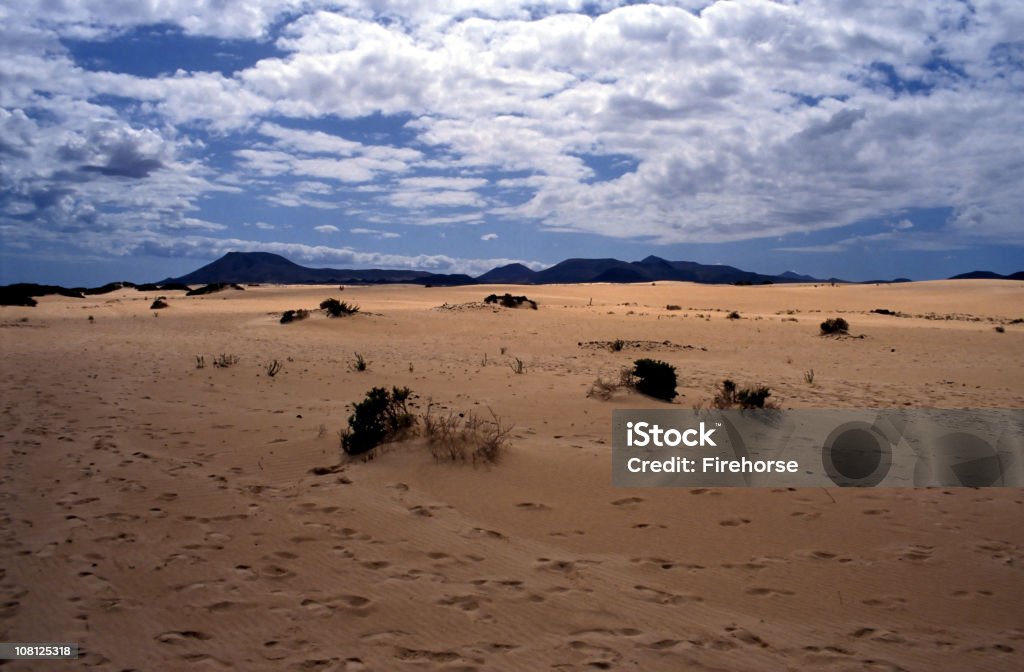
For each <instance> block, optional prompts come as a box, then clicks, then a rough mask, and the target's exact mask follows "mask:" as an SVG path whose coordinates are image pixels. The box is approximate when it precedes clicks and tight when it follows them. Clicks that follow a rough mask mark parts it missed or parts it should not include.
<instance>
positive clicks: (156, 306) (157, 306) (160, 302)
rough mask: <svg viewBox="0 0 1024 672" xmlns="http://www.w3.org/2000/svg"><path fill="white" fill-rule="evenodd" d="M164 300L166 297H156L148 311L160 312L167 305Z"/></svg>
mask: <svg viewBox="0 0 1024 672" xmlns="http://www.w3.org/2000/svg"><path fill="white" fill-rule="evenodd" d="M166 298H167V297H166V296H159V297H157V298H156V300H155V301H153V305H151V306H150V307H149V309H150V310H161V309H163V308H167V306H168V304H167V301H166V300H165V299H166Z"/></svg>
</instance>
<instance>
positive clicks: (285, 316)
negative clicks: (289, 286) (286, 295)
mask: <svg viewBox="0 0 1024 672" xmlns="http://www.w3.org/2000/svg"><path fill="white" fill-rule="evenodd" d="M307 317H309V311H308V310H304V309H302V308H299V309H298V310H286V311H284V312H283V313H281V324H288V323H289V322H298V321H299V320H304V319H306V318H307Z"/></svg>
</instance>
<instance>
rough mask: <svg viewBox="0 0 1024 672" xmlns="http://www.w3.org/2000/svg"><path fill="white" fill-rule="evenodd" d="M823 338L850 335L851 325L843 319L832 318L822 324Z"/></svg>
mask: <svg viewBox="0 0 1024 672" xmlns="http://www.w3.org/2000/svg"><path fill="white" fill-rule="evenodd" d="M821 333H822V335H823V336H830V335H840V334H848V333H850V325H849V323H847V321H846V320H844V319H843V318H841V317H830V318H828V319H827V320H825V321H824V322H822V323H821Z"/></svg>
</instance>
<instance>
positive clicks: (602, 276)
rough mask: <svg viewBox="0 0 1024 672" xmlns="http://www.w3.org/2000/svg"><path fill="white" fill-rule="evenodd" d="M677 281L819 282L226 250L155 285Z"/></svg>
mask: <svg viewBox="0 0 1024 672" xmlns="http://www.w3.org/2000/svg"><path fill="white" fill-rule="evenodd" d="M659 280H678V281H687V282H699V283H707V284H751V285H763V284H769V283H784V282H821V281H820V280H815V279H814V278H812V277H811V276H807V275H798V274H796V273H792V272H787V273H784V274H782V275H763V274H761V273H752V272H750V271H744V270H742V269H739V268H736V267H734V266H726V265H724V264H699V263H697V262H694V261H668V260H666V259H662V258H661V257H656V256H653V255H652V256H649V257H646V258H645V259H642V260H640V261H631V262H630V261H621V260H619V259H566V260H565V261H562V262H560V263H558V264H555V265H554V266H552V267H550V268H547V269H545V270H543V271H537V272H535V271H532V270H530V269H529V268H527V267H526V266H524V265H522V264H508V265H506V266H500V267H498V268H495V269H493V270H490V271H488V272H487V273H484V274H483V275H481V276H479V277H477V278H472V277H470V276H468V275H462V274H439V273H428V272H426V271H408V270H385V269H376V268H371V269H360V270H353V269H336V268H307V267H305V266H300V265H299V264H296V263H293V262H291V261H289V260H287V259H285V258H284V257H281V256H279V255H276V254H271V253H268V252H229V253H227V254H225V255H224V256H223V257H221V258H220V259H218V260H217V261H214V262H212V263H210V264H207V265H206V266H203V267H202V268H200V269H198V270H195V271H193V272H191V273H189V274H187V275H183V276H181V277H180V278H168V279H166V280H164V281H163V282H162V283H160V284H161V285H166V284H168V283H178V284H185V285H211V284H218V283H272V284H376V283H411V284H420V285H430V286H452V285H471V284H484V283H487V284H537V285H539V284H555V283H564V284H574V283H582V282H613V283H635V282H655V281H659Z"/></svg>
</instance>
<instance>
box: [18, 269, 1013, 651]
mask: <svg viewBox="0 0 1024 672" xmlns="http://www.w3.org/2000/svg"><path fill="white" fill-rule="evenodd" d="M510 290H511V291H513V293H516V294H521V293H526V294H527V295H529V296H530V298H531V299H536V300H537V301H538V302H539V304H540V308H539V310H537V311H532V310H528V309H518V310H510V309H503V308H495V307H492V306H485V305H482V304H480V303H479V302H480V301H481V300H482V298H483V297H484V296H486V295H487V294H490V293H492V292H497V293H503V292H505V291H510ZM160 294H165V295H167V297H168V303H169V304H170V307H169V308H167V309H164V310H162V311H160V312H159V315H158V316H155V315H154V312H153V311H152V310H150V309H149V306H150V304H151V303H152V301H153V299H154V298H155V297H156V296H157V295H160ZM179 294H180V293H166V292H164V293H140V292H135V291H134V290H124V291H118V292H115V293H113V294H107V295H102V296H97V297H89V298H87V299H85V300H81V299H71V298H65V297H45V298H43V299H41V300H40V302H39V306H38V307H36V308H16V307H6V308H2V309H0V344H2V348H3V353H4V357H3V363H2V367H3V371H2V373H3V380H4V388H3V390H4V392H3V395H2V399H0V405H2V413H0V439H2V460H3V471H2V476H0V479H2V487H0V516H2V518H0V520H2V521H3V535H4V543H3V546H2V550H0V554H2V555H0V557H2V560H0V640H3V641H71V642H77V643H79V644H80V646H81V647H82V657H81V659H80V660H79V661H78V663H76V664H75V667H86V668H95V669H103V670H129V669H138V670H156V669H160V670H177V669H186V668H187V669H241V670H406V669H408V670H432V669H437V670H473V669H478V670H492V669H494V670H534V669H537V670H542V669H555V670H592V669H610V670H618V669H626V670H630V669H635V670H681V669H693V670H776V669H778V670H783V669H815V670H835V671H840V670H922V669H928V670H965V669H985V670H1017V669H1021V667H1022V666H1024V606H1022V605H1024V574H1022V571H1024V569H1022V568H1024V525H1022V524H1021V523H1022V522H1024V494H1022V493H1021V491H1020V490H1019V489H984V490H968V489H959V490H943V489H927V490H909V489H908V490H858V491H847V490H837V489H832V490H825V489H808V490H786V489H779V490H770V489H759V490H743V489H685V490H684V489H660V490H653V489H645V490H629V489H616V488H613V487H612V486H611V485H610V481H611V477H610V445H609V444H610V424H611V423H610V418H611V411H612V409H614V408H649V407H656V406H660V405H661V404H660V402H655V401H652V400H650V399H647V398H645V397H642V396H640V395H636V394H625V393H620V394H619V395H617V396H616V397H615V398H614V399H613V400H611V401H599V400H596V399H592V398H588V397H587V396H586V393H587V390H588V388H589V387H590V384H591V383H592V381H593V380H594V378H595V377H597V376H598V375H603V376H613V375H614V374H615V373H616V372H617V371H618V369H619V368H620V367H621V366H623V365H625V364H627V363H629V362H631V361H632V360H633V359H635V358H636V357H638V356H645V355H650V356H656V357H658V358H660V359H664V360H666V361H669V362H670V363H672V364H674V365H675V366H676V367H677V369H678V370H679V373H680V377H681V381H680V382H681V385H680V392H681V395H682V396H681V397H680V398H679V400H678V401H677V403H678V404H680V405H682V406H683V407H689V406H691V405H693V404H695V403H698V402H700V401H702V400H706V399H708V398H709V397H710V396H711V394H712V391H713V389H714V387H715V385H717V383H718V382H719V381H721V380H722V379H723V378H733V379H735V380H737V381H739V382H742V383H751V384H752V383H764V384H767V385H770V386H771V388H772V390H773V392H774V394H775V398H777V399H779V400H780V401H781V402H782V405H783V406H784V407H787V408H790V407H792V408H809V407H833V408H834V407H839V408H843V407H850V408H859V407H867V406H871V407H908V406H909V407H947V408H981V407H985V408H989V407H1009V408H1021V407H1022V404H1024V378H1022V376H1021V373H1022V370H1021V354H1022V352H1024V324H1019V323H1018V324H1014V323H1012V321H1013V320H1015V319H1018V318H1021V317H1024V286H1022V284H1021V283H1013V282H1002V281H958V282H929V283H914V284H904V285H885V286H840V287H828V286H819V287H815V286H781V285H777V286H766V287H716V286H701V285H690V284H685V283H657V285H655V286H651V285H633V286H630V285H582V286H543V287H526V288H523V287H512V288H510V287H504V286H489V287H463V288H422V287H408V286H380V287H348V288H346V289H345V290H344V291H343V292H340V291H339V290H338V288H337V287H258V288H249V289H247V290H246V291H245V292H228V293H221V294H212V295H208V296H202V297H188V298H186V297H184V296H180V295H179ZM328 296H334V297H336V298H341V299H345V300H346V301H350V302H354V303H356V304H358V305H359V306H360V307H361V308H362V312H361V313H360V314H358V315H356V316H354V317H349V318H342V319H334V320H331V319H327V318H326V317H324V316H323V315H322V313H316V314H314V315H313V316H312V317H310V318H309V319H307V320H304V321H301V322H296V323H292V324H288V325H281V324H279V323H278V318H279V316H280V313H281V312H282V311H284V310H287V309H297V308H308V309H314V308H316V306H317V305H318V304H319V302H320V301H321V300H322V299H324V298H327V297H328ZM669 304H675V305H679V306H680V308H681V309H680V310H667V309H666V306H667V305H669ZM876 308H885V309H889V310H892V311H896V312H899V313H902V314H903V315H904V316H900V317H894V316H887V315H879V314H875V313H871V312H869V311H871V310H873V309H876ZM734 310H735V311H738V312H739V313H740V315H741V319H739V320H729V319H727V317H726V316H727V314H728V312H729V311H734ZM88 316H92V317H93V318H94V319H93V320H92V321H89V320H88ZM828 316H843V317H845V318H846V319H847V320H848V321H849V322H850V324H851V333H852V334H853V337H851V338H843V339H833V338H822V337H820V336H819V335H818V326H817V325H818V323H819V322H821V320H822V319H824V318H825V317H828ZM25 318H27V320H26V321H23V320H25ZM997 325H1002V326H1004V328H1005V333H997V332H996V331H995V329H994V327H995V326H997ZM859 336H863V338H859ZM615 339H623V340H624V341H627V345H626V347H624V349H623V350H622V351H620V352H612V351H610V350H609V349H607V348H603V347H600V345H599V344H597V345H595V343H594V342H600V341H610V340H615ZM356 352H359V353H361V354H363V355H364V356H365V358H366V359H367V360H368V361H369V370H367V371H365V372H357V371H353V370H351V367H350V364H351V362H352V360H353V358H354V353H356ZM221 353H225V354H232V355H237V356H238V359H239V361H238V363H237V364H235V365H234V366H231V367H230V368H215V367H214V366H212V361H213V359H214V358H215V356H217V355H219V354H221ZM197 355H202V356H204V357H205V361H206V366H205V368H196V356H197ZM513 358H520V359H521V360H522V361H523V362H524V364H525V367H526V370H525V373H523V374H522V375H517V374H516V373H514V372H513V370H512V369H511V368H510V366H509V365H508V364H509V361H510V360H511V359H513ZM272 359H277V360H279V361H280V362H281V363H282V364H283V369H282V371H281V372H280V373H279V374H278V375H276V376H274V377H273V378H271V377H268V376H267V375H266V372H265V369H264V364H265V363H266V362H268V361H270V360H272ZM811 369H813V370H814V372H815V375H814V382H813V384H809V383H808V382H807V380H806V379H805V373H806V372H807V371H809V370H811ZM375 385H388V386H390V385H408V386H409V387H411V388H412V389H413V390H414V391H415V392H416V393H417V394H418V395H419V397H418V399H417V403H418V404H419V407H420V408H423V407H424V406H425V405H426V404H427V402H428V400H429V401H431V402H432V403H434V404H435V405H436V406H437V407H439V408H442V409H451V410H453V411H460V412H468V411H477V412H481V411H483V412H486V409H487V408H490V409H493V410H494V411H495V412H496V413H498V414H499V415H500V416H501V417H502V418H503V419H504V420H506V421H508V422H510V423H512V424H514V429H513V433H512V442H511V446H510V448H509V450H508V452H507V454H506V455H505V456H504V459H503V460H502V462H501V463H500V464H498V465H496V466H491V467H479V468H473V467H472V466H469V465H450V464H436V463H434V462H433V460H432V459H431V458H430V455H429V453H428V452H427V450H426V449H425V447H424V446H423V445H422V443H420V442H419V441H418V440H413V441H410V442H407V443H403V444H397V445H393V446H391V447H389V448H388V449H387V450H385V451H382V452H381V453H380V454H378V455H377V456H376V457H375V459H373V460H372V461H365V462H364V461H355V462H352V463H348V464H345V465H343V466H341V467H337V468H333V469H325V470H322V473H321V474H319V475H318V474H315V473H312V471H311V470H313V469H314V468H316V467H330V466H334V465H338V463H339V458H340V456H339V449H338V434H337V433H338V430H339V429H341V428H342V426H343V425H344V420H345V417H346V416H347V413H348V412H347V410H346V405H347V404H350V403H352V402H355V401H357V400H359V399H360V398H362V396H363V395H364V394H365V392H366V391H367V390H368V389H369V388H371V387H372V386H375ZM47 665H51V666H52V667H47V668H46V669H72V668H68V667H63V668H62V667H60V665H63V664H47ZM5 669H11V670H29V669H42V665H41V664H40V663H28V662H8V663H7V664H6V665H5Z"/></svg>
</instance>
